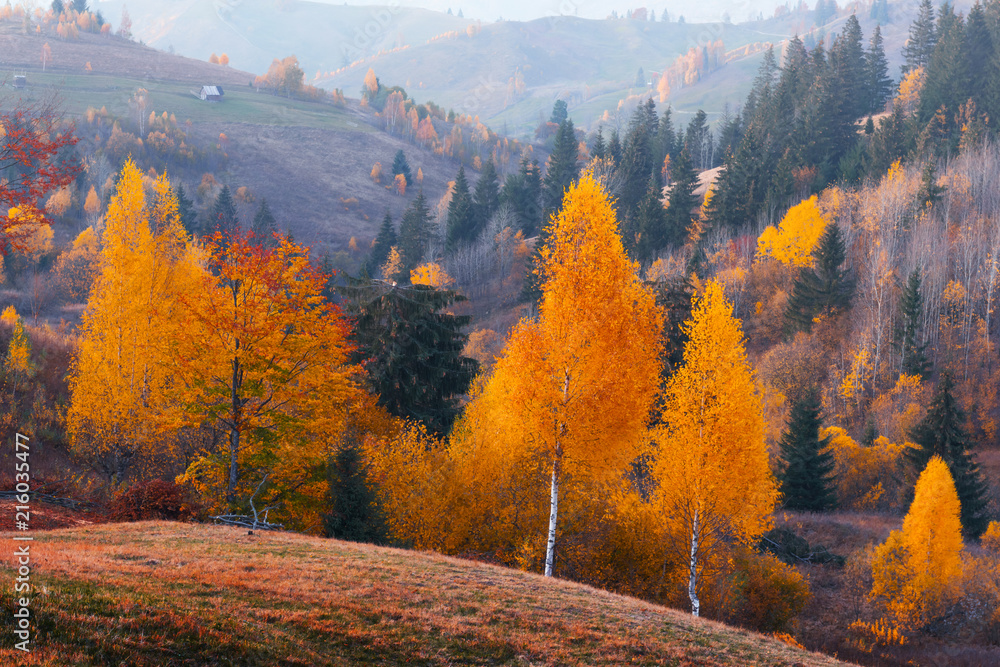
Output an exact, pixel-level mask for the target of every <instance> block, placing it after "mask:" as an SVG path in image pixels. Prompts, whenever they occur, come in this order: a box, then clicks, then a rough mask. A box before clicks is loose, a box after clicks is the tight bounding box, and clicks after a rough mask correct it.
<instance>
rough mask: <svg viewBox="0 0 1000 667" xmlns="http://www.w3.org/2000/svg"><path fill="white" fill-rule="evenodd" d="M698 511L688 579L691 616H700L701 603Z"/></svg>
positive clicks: (695, 515)
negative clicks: (699, 590)
mask: <svg viewBox="0 0 1000 667" xmlns="http://www.w3.org/2000/svg"><path fill="white" fill-rule="evenodd" d="M698 519H699V516H698V510H695V511H694V522H693V523H692V524H691V561H690V568H691V569H690V578H689V579H688V597H689V598H690V599H691V615H692V616H699V615H700V612H701V602H700V601H699V600H698V531H699V530H700V529H701V526H700V525H699V522H698Z"/></svg>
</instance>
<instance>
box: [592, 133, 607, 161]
mask: <svg viewBox="0 0 1000 667" xmlns="http://www.w3.org/2000/svg"><path fill="white" fill-rule="evenodd" d="M607 150H608V147H607V145H606V144H605V143H604V132H603V130H602V128H600V127H599V128H597V137H596V138H595V139H594V143H593V144H592V145H591V147H590V157H592V158H597V159H598V160H603V159H604V155H605V153H606V152H607Z"/></svg>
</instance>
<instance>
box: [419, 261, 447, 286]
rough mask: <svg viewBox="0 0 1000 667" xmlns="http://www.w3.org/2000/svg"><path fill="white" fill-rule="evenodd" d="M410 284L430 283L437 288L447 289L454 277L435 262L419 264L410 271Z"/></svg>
mask: <svg viewBox="0 0 1000 667" xmlns="http://www.w3.org/2000/svg"><path fill="white" fill-rule="evenodd" d="M410 284H412V285H430V286H431V287H436V288H438V289H449V288H451V286H452V285H454V284H455V279H454V278H452V277H451V276H449V275H448V273H447V272H446V271H445V270H444V268H443V267H442V266H441V265H440V264H438V263H436V262H430V263H428V264H421V265H420V266H418V267H417V268H415V269H413V270H412V271H410Z"/></svg>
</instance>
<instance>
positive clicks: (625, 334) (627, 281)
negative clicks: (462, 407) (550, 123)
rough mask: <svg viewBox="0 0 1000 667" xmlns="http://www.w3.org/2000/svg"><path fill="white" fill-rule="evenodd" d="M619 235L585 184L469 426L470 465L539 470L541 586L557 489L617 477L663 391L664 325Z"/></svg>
mask: <svg viewBox="0 0 1000 667" xmlns="http://www.w3.org/2000/svg"><path fill="white" fill-rule="evenodd" d="M617 228H618V224H617V220H616V219H615V212H614V209H613V208H612V206H611V202H610V201H609V199H608V196H607V195H606V194H605V193H604V192H603V190H602V189H601V187H600V185H599V184H598V183H597V181H596V180H595V179H594V177H593V175H592V174H591V173H586V174H584V176H583V177H582V178H581V179H580V182H579V183H578V184H575V185H573V186H571V187H570V188H569V189H568V190H567V192H566V195H565V198H564V200H563V206H562V210H561V211H560V213H559V215H558V216H555V217H553V219H552V221H551V223H550V226H549V242H548V244H547V245H546V246H545V247H544V248H543V249H542V251H541V258H542V261H541V264H540V269H539V270H540V272H541V277H542V279H543V284H542V301H541V304H540V306H539V316H538V319H537V320H528V319H525V320H522V321H521V322H520V323H519V324H518V325H517V326H516V328H515V329H514V331H513V333H512V334H511V337H510V341H509V343H508V345H507V347H506V349H505V350H504V352H503V355H502V356H501V357H500V358H499V359H498V360H497V363H496V366H495V368H494V370H493V374H492V375H491V376H490V377H489V379H488V380H487V381H486V384H485V386H484V387H483V389H482V392H481V393H480V394H479V395H477V396H476V398H475V400H474V401H473V405H472V406H470V414H469V418H468V419H467V420H466V421H467V424H468V429H470V430H472V431H475V433H471V434H468V435H467V436H466V437H467V438H468V444H467V446H468V447H478V448H479V449H480V450H481V451H478V452H476V453H475V454H474V455H473V456H471V457H469V456H468V452H466V455H467V456H466V457H465V458H478V457H480V456H481V457H482V458H483V459H485V460H490V459H493V460H500V461H507V462H510V461H519V462H524V461H529V460H530V461H533V462H536V463H537V464H538V467H539V468H541V469H542V470H544V471H546V472H545V473H543V474H546V473H547V476H548V477H549V479H548V482H549V522H548V533H547V543H546V552H545V575H546V576H552V573H553V569H554V564H555V547H556V537H557V529H558V521H559V502H560V489H561V487H562V485H563V482H564V479H565V478H566V476H567V475H570V476H575V477H578V478H579V477H586V478H588V479H590V480H592V481H594V482H595V483H599V482H600V481H606V480H608V479H611V478H613V477H615V476H617V475H621V474H622V473H623V472H624V471H625V469H626V467H627V465H628V464H629V463H630V462H632V461H633V460H634V459H635V457H636V456H637V454H638V453H639V451H640V449H641V444H642V442H643V438H644V436H645V432H646V425H647V420H648V417H649V413H650V408H651V405H652V403H653V400H654V398H655V396H656V392H657V389H658V382H659V373H660V361H659V358H660V351H661V343H660V334H661V332H662V328H663V320H662V315H661V313H660V311H659V309H658V308H657V307H656V304H655V299H654V297H653V294H652V293H651V292H650V291H649V289H647V288H646V287H645V286H644V285H643V283H642V281H641V280H640V279H639V277H638V276H637V274H636V271H637V269H638V265H637V264H636V263H635V262H632V261H630V260H629V259H628V257H627V256H626V254H625V250H624V247H623V246H622V242H621V238H620V237H619V236H618V233H617ZM488 450H492V451H488ZM517 466H518V467H524V466H522V464H521V463H518V464H517Z"/></svg>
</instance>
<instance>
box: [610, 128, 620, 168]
mask: <svg viewBox="0 0 1000 667" xmlns="http://www.w3.org/2000/svg"><path fill="white" fill-rule="evenodd" d="M608 155H609V156H610V157H611V159H613V160H614V161H615V164H616V165H618V166H621V163H622V141H621V137H619V136H618V130H615V131H614V132H612V133H611V139H610V140H609V141H608Z"/></svg>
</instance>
